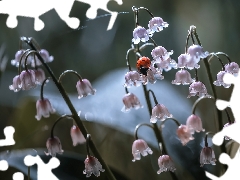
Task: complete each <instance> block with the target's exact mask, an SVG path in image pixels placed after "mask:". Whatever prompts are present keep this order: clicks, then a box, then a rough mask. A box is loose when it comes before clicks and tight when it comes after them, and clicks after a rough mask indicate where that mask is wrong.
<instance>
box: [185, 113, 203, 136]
mask: <svg viewBox="0 0 240 180" xmlns="http://www.w3.org/2000/svg"><path fill="white" fill-rule="evenodd" d="M186 126H187V127H188V129H190V130H191V131H192V133H193V132H194V131H196V132H200V131H205V129H203V128H202V120H201V118H200V117H199V116H197V115H195V114H192V115H191V116H189V117H188V118H187V122H186Z"/></svg>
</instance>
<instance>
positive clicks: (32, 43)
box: [19, 37, 116, 180]
mask: <svg viewBox="0 0 240 180" xmlns="http://www.w3.org/2000/svg"><path fill="white" fill-rule="evenodd" d="M20 40H21V42H22V43H23V42H24V43H26V44H27V45H29V46H30V48H31V49H32V50H33V51H35V52H36V53H35V55H36V56H37V58H38V59H39V60H40V61H41V63H42V65H43V67H44V68H45V69H46V71H47V72H48V73H49V75H50V77H51V78H52V80H53V82H54V83H55V85H56V86H57V88H58V90H59V92H60V93H61V95H62V97H63V99H64V100H65V102H66V104H67V106H68V107H69V109H70V111H71V113H72V116H71V117H72V118H73V119H74V121H75V123H76V124H77V126H78V127H79V128H80V129H81V132H82V134H83V135H84V137H85V138H86V137H87V134H88V132H87V129H86V128H85V126H84V125H83V123H82V121H81V119H80V117H79V116H78V113H77V111H76V110H75V108H74V106H73V104H72V102H71V101H70V99H69V97H68V95H67V93H66V91H65V90H64V88H63V86H62V84H61V83H60V82H58V80H57V78H56V77H55V75H54V73H53V72H52V70H51V68H50V67H49V66H48V65H47V64H46V63H45V62H44V59H43V58H42V56H40V54H39V53H38V52H39V51H40V48H39V46H38V44H37V42H36V41H35V40H34V39H33V38H26V37H21V39H20ZM19 67H20V66H19ZM89 147H90V148H91V150H92V152H93V154H94V155H95V156H96V158H97V159H98V160H99V162H100V163H101V164H102V166H103V168H104V169H105V170H106V175H107V178H108V179H111V180H115V179H116V178H115V177H114V175H113V174H112V172H111V170H110V169H109V167H108V166H107V164H106V163H105V162H104V160H103V158H102V157H101V155H100V153H99V152H98V150H97V148H96V146H95V144H94V143H93V142H92V141H90V142H89Z"/></svg>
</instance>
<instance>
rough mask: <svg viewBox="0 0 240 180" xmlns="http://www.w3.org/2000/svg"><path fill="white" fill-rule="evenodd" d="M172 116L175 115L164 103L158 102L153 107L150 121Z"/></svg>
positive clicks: (153, 121)
mask: <svg viewBox="0 0 240 180" xmlns="http://www.w3.org/2000/svg"><path fill="white" fill-rule="evenodd" d="M171 117H173V115H172V114H170V113H169V112H168V109H167V108H166V107H165V106H164V105H163V104H157V105H155V106H154V107H153V109H152V116H151V119H150V122H151V123H156V122H157V120H160V121H164V120H165V119H166V118H171Z"/></svg>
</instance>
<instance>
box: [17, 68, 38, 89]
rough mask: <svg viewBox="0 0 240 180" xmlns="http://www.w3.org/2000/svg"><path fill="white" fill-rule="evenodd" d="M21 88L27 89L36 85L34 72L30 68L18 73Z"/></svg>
mask: <svg viewBox="0 0 240 180" xmlns="http://www.w3.org/2000/svg"><path fill="white" fill-rule="evenodd" d="M20 81H21V85H22V90H29V89H31V88H35V87H36V77H35V72H34V71H33V70H31V69H29V70H27V71H22V72H21V74H20Z"/></svg>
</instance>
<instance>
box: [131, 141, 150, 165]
mask: <svg viewBox="0 0 240 180" xmlns="http://www.w3.org/2000/svg"><path fill="white" fill-rule="evenodd" d="M152 153H153V151H152V150H151V149H150V148H149V147H148V145H147V143H146V142H145V141H144V140H143V139H137V140H135V141H134V142H133V145H132V154H133V160H132V161H133V162H135V161H136V160H140V159H141V155H140V154H142V156H147V155H148V154H152Z"/></svg>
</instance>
